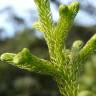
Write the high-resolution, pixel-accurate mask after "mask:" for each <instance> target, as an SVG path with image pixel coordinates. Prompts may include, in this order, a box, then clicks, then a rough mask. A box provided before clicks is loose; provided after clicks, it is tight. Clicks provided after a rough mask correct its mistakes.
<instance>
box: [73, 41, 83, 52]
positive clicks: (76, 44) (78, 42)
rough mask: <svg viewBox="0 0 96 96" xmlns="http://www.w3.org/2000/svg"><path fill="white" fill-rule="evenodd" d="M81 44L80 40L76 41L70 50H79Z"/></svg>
mask: <svg viewBox="0 0 96 96" xmlns="http://www.w3.org/2000/svg"><path fill="white" fill-rule="evenodd" d="M83 45H84V44H83V42H82V41H81V40H77V41H75V42H74V43H73V45H72V49H78V50H80V49H81V48H82V47H83Z"/></svg>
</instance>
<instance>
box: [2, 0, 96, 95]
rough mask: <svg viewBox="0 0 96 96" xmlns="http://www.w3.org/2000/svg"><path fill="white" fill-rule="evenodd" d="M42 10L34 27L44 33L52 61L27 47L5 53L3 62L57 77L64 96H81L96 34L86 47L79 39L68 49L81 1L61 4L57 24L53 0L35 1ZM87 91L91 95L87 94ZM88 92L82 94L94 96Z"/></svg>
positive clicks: (55, 78) (95, 44) (95, 45)
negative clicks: (80, 91)
mask: <svg viewBox="0 0 96 96" xmlns="http://www.w3.org/2000/svg"><path fill="white" fill-rule="evenodd" d="M35 3H36V5H37V8H38V11H39V20H38V21H37V22H36V23H35V24H34V26H33V28H36V29H38V30H39V31H43V32H44V37H45V40H46V42H47V45H48V49H49V55H50V60H49V61H47V60H43V59H40V58H38V57H36V56H33V55H32V54H31V53H30V52H29V50H28V49H26V48H24V49H23V50H22V51H21V52H19V53H18V54H12V53H4V54H3V55H1V60H2V61H7V62H10V63H11V64H13V65H15V66H17V67H19V68H22V69H27V70H29V71H34V72H38V73H40V74H47V75H51V76H53V78H54V80H55V81H56V82H57V85H58V88H59V90H60V93H61V95H62V96H77V94H78V92H79V90H80V88H79V86H80V85H79V83H78V77H79V76H80V72H82V71H83V69H84V63H85V62H86V61H87V59H89V57H90V56H91V55H92V54H94V53H95V49H96V34H95V35H94V36H93V37H92V38H91V39H90V40H89V41H88V42H87V43H86V45H85V46H84V47H83V43H82V41H80V40H79V41H75V42H74V43H73V46H72V48H71V49H67V48H66V44H65V41H66V38H67V36H68V32H69V30H70V28H71V26H72V24H73V21H74V18H75V16H76V14H77V13H78V10H79V3H78V2H73V3H72V4H70V5H68V6H66V5H60V7H59V14H60V16H59V20H58V22H57V23H56V24H54V22H53V20H52V15H51V12H50V3H49V0H35ZM86 94H87V95H86ZM90 94H91V92H89V91H86V90H85V91H84V92H82V93H80V94H79V96H81V95H82V96H92V94H93V93H92V94H91V95H90Z"/></svg>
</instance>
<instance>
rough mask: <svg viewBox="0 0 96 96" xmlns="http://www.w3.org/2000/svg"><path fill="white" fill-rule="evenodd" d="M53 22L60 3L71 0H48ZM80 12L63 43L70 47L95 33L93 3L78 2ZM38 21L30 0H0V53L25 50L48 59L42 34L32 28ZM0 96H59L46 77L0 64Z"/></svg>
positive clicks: (95, 5)
mask: <svg viewBox="0 0 96 96" xmlns="http://www.w3.org/2000/svg"><path fill="white" fill-rule="evenodd" d="M50 1H51V11H52V15H53V19H54V22H56V21H57V20H58V17H59V16H58V7H59V5H60V4H61V3H63V4H70V3H71V2H72V1H74V0H50ZM78 1H79V2H80V11H79V13H78V15H77V17H76V19H75V22H74V25H73V27H72V28H71V30H70V33H69V36H68V38H67V40H66V46H67V48H70V47H71V45H72V43H73V42H74V41H75V40H82V41H83V42H84V43H86V42H87V41H88V40H89V39H90V37H91V36H92V35H93V34H95V33H96V0H78ZM37 19H38V14H37V10H36V6H35V4H34V1H33V0H0V54H2V53H4V52H18V51H20V50H21V49H22V48H24V47H27V48H29V49H30V51H31V52H32V54H34V55H36V56H38V57H40V58H45V59H49V55H48V48H47V45H46V42H45V40H44V38H43V33H40V32H38V31H36V30H34V29H32V24H33V23H34V22H35V21H36V20H37ZM0 96H59V92H58V88H57V86H56V83H55V82H54V80H53V79H52V77H50V76H45V75H40V74H36V73H33V72H28V71H26V70H21V69H19V68H16V67H14V66H11V65H10V64H7V63H5V62H1V61H0Z"/></svg>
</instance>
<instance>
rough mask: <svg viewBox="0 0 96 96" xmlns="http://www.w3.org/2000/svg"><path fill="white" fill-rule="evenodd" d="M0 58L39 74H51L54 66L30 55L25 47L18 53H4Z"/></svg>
mask: <svg viewBox="0 0 96 96" xmlns="http://www.w3.org/2000/svg"><path fill="white" fill-rule="evenodd" d="M0 59H1V61H6V62H9V63H10V64H12V65H15V66H17V67H19V68H21V69H27V70H29V71H34V72H38V73H40V74H48V75H53V74H54V72H55V69H54V66H53V65H52V64H51V63H50V62H49V61H47V60H43V59H39V58H38V57H36V56H33V55H31V54H30V52H29V50H28V49H26V48H24V49H23V50H22V51H21V52H19V53H18V54H13V53H4V54H2V55H1V58H0Z"/></svg>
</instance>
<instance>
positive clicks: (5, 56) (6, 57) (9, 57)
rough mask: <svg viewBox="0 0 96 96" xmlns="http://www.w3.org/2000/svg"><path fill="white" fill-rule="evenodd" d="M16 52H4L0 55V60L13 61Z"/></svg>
mask: <svg viewBox="0 0 96 96" xmlns="http://www.w3.org/2000/svg"><path fill="white" fill-rule="evenodd" d="M15 55H16V54H13V53H4V54H2V55H1V57H0V60H1V61H9V62H11V61H13V58H14V57H15Z"/></svg>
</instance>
